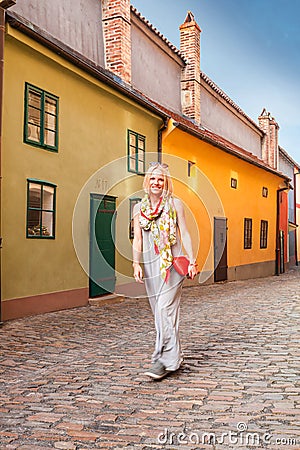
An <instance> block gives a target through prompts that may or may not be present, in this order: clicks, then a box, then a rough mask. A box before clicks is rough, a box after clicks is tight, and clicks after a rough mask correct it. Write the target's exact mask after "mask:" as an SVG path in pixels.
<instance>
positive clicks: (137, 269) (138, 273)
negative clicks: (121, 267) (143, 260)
mask: <svg viewBox="0 0 300 450" xmlns="http://www.w3.org/2000/svg"><path fill="white" fill-rule="evenodd" d="M132 266H133V276H134V279H135V281H136V282H137V283H144V281H143V270H142V268H141V265H140V264H139V263H133V264H132Z"/></svg>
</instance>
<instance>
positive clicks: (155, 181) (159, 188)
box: [149, 169, 165, 197]
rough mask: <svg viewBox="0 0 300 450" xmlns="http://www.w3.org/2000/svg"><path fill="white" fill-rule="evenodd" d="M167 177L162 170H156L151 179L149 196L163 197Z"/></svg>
mask: <svg viewBox="0 0 300 450" xmlns="http://www.w3.org/2000/svg"><path fill="white" fill-rule="evenodd" d="M164 186H165V177H164V174H163V173H162V171H161V170H160V169H155V170H154V171H153V172H152V174H151V175H150V178H149V194H150V195H151V194H152V195H155V196H159V197H160V196H161V195H162V194H163V191H164Z"/></svg>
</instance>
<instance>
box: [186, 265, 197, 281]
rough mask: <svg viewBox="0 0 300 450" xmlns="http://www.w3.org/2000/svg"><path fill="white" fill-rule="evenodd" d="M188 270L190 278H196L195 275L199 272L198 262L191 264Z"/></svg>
mask: <svg viewBox="0 0 300 450" xmlns="http://www.w3.org/2000/svg"><path fill="white" fill-rule="evenodd" d="M188 271H189V278H191V280H193V279H194V278H195V276H196V275H197V274H198V266H197V264H196V263H194V264H190V265H189V269H188Z"/></svg>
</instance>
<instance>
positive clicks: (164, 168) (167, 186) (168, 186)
mask: <svg viewBox="0 0 300 450" xmlns="http://www.w3.org/2000/svg"><path fill="white" fill-rule="evenodd" d="M155 170H159V171H160V172H161V173H162V175H163V177H164V191H165V193H166V195H167V196H168V197H170V196H171V195H172V194H173V183H172V179H171V175H170V172H169V168H168V165H167V164H164V163H159V162H157V163H150V167H149V169H148V170H147V172H146V174H145V178H144V183H143V189H144V191H145V192H146V193H147V194H149V188H150V178H151V176H152V174H153V172H154V171H155Z"/></svg>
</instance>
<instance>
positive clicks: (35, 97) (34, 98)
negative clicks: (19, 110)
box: [28, 90, 42, 109]
mask: <svg viewBox="0 0 300 450" xmlns="http://www.w3.org/2000/svg"><path fill="white" fill-rule="evenodd" d="M41 98H42V94H41V93H40V92H36V91H32V90H29V92H28V105H29V106H34V107H35V108H37V109H41Z"/></svg>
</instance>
